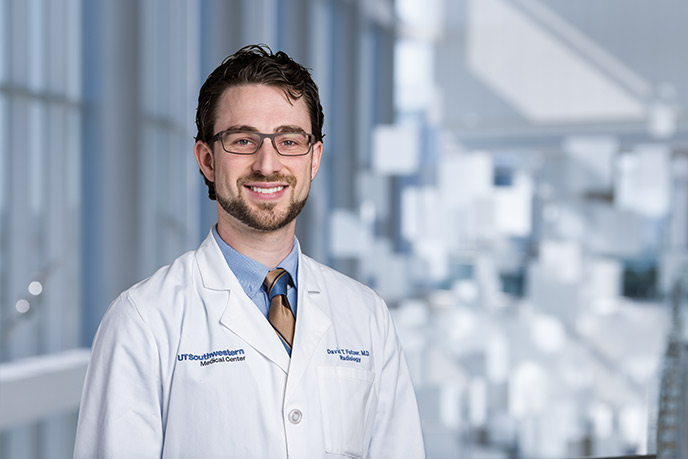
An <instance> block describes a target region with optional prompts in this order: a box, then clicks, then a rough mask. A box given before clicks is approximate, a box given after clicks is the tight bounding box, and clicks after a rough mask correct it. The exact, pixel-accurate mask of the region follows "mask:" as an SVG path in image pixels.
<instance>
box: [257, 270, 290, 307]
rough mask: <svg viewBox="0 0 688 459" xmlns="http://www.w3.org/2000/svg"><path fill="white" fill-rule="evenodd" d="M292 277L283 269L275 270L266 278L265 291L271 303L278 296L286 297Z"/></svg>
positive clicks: (264, 282)
mask: <svg viewBox="0 0 688 459" xmlns="http://www.w3.org/2000/svg"><path fill="white" fill-rule="evenodd" d="M290 280H291V276H289V273H288V272H287V271H285V270H284V269H282V268H277V269H273V270H272V271H270V272H269V273H268V275H267V276H265V281H263V285H265V289H266V291H267V292H268V298H270V301H272V299H273V298H274V297H275V296H277V295H286V294H287V287H288V286H289V281H290Z"/></svg>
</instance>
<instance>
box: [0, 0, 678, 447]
mask: <svg viewBox="0 0 688 459" xmlns="http://www.w3.org/2000/svg"><path fill="white" fill-rule="evenodd" d="M687 19H688V3H686V2H683V1H679V0H662V1H660V2H649V1H646V0H606V1H604V2H599V1H598V2H580V1H578V2H575V1H570V0H547V1H544V0H140V1H137V0H118V1H115V0H0V458H19V459H22V458H66V457H71V454H72V449H73V441H74V440H73V439H74V432H75V427H76V413H77V410H78V403H79V395H80V390H81V382H82V380H83V375H84V371H85V366H86V362H87V359H88V347H89V346H90V344H91V340H92V338H93V334H94V333H95V330H96V327H97V326H98V323H99V321H100V318H101V317H102V315H103V313H104V311H105V309H106V308H107V306H108V304H109V303H110V302H111V301H112V300H113V299H114V298H115V297H116V295H117V294H118V293H119V292H120V291H122V290H124V289H125V288H127V287H129V286H130V285H132V284H133V283H135V282H137V281H138V280H140V279H142V278H144V277H146V276H148V275H150V274H151V273H152V272H153V271H154V270H155V269H157V268H158V267H160V266H162V265H164V264H167V263H169V262H171V261H172V260H173V259H174V258H176V257H177V256H178V255H179V254H181V253H182V252H184V251H186V250H191V249H194V248H195V247H196V246H197V245H198V244H199V243H200V241H201V240H202V239H203V238H204V237H205V236H206V235H207V233H208V231H209V229H210V227H211V225H212V224H213V223H214V222H215V213H216V211H215V204H214V202H211V201H209V200H208V199H207V191H206V188H205V185H204V184H203V181H202V179H201V176H200V174H199V172H198V168H197V166H196V164H195V162H194V158H193V154H192V147H193V136H194V135H195V125H194V117H195V107H196V98H197V94H198V89H199V88H200V85H201V84H202V83H203V81H204V79H205V77H206V76H207V74H208V73H209V72H210V71H211V70H212V69H213V68H215V67H216V66H217V65H218V64H219V63H220V62H221V61H222V59H223V58H224V57H226V56H227V55H229V54H231V53H232V52H234V51H235V50H236V49H238V48H240V47H241V46H243V45H245V44H249V43H266V44H268V45H270V46H271V47H272V49H273V50H284V51H286V52H287V53H289V54H290V55H291V56H292V57H294V58H295V59H296V60H297V61H298V62H300V63H302V64H304V65H305V66H307V67H309V68H311V69H312V74H313V77H314V79H315V81H316V83H317V84H318V85H319V87H320V91H321V98H322V102H323V106H324V109H325V128H324V132H325V133H326V137H325V148H324V156H323V163H322V167H321V169H320V172H319V175H318V177H317V178H316V180H315V181H314V182H313V186H312V191H311V196H310V200H309V204H308V206H307V207H306V210H305V211H304V213H303V214H302V216H301V217H300V220H299V224H298V237H299V240H300V242H301V245H302V247H303V249H304V251H305V252H306V253H308V254H309V255H311V256H312V257H314V258H316V259H317V260H319V261H321V262H324V263H326V264H329V265H331V266H333V267H335V268H337V269H339V270H341V271H343V272H345V273H346V274H349V275H350V276H352V277H354V278H356V279H359V280H361V281H363V282H364V283H366V284H368V285H370V286H372V287H373V288H375V289H376V290H377V291H378V292H379V293H380V294H381V295H382V296H383V297H384V298H385V299H386V300H387V302H388V304H389V306H390V309H391V310H392V314H393V317H394V319H395V324H396V327H397V330H398V332H399V335H400V337H401V340H402V343H403V345H404V348H405V352H406V355H407V359H408V362H409V365H410V368H411V371H412V376H413V379H414V384H415V387H416V391H417V395H418V401H419V405H420V410H421V416H422V422H423V430H424V436H425V441H426V447H427V453H428V457H429V458H470V459H506V458H510V459H514V458H534V459H535V458H543V459H544V458H547V459H553V458H563V457H584V456H598V457H599V456H622V455H631V454H638V455H641V454H642V455H644V454H651V455H654V454H657V456H658V457H672V458H673V457H675V458H680V457H687V456H686V455H688V450H686V444H685V442H686V441H687V439H688V421H687V420H686V412H688V409H687V407H688V397H687V396H686V391H685V387H687V386H688V384H687V381H688V364H686V362H687V361H688V358H687V357H686V356H687V355H688V351H686V350H685V348H686V346H685V342H686V338H685V336H686V333H685V332H684V328H683V322H684V321H685V320H684V319H682V318H683V316H684V315H685V313H684V312H683V310H684V307H683V297H684V294H683V291H682V288H681V285H682V282H683V279H684V277H685V274H686V268H687V264H686V263H687V261H688V260H687V257H686V254H687V249H688V119H687V118H686V107H687V105H688V60H687V59H686V50H687V46H688V45H686V43H688V32H687V30H688V29H686V27H685V24H686V20H687ZM682 442H683V444H682Z"/></svg>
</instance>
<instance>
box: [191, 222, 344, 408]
mask: <svg viewBox="0 0 688 459" xmlns="http://www.w3.org/2000/svg"><path fill="white" fill-rule="evenodd" d="M196 259H197V262H198V269H199V271H200V273H201V278H202V283H203V287H204V289H202V290H203V292H202V293H201V295H202V296H203V297H204V301H205V303H206V304H207V305H208V306H207V307H208V309H212V308H213V307H218V308H219V306H215V305H220V304H222V305H224V310H223V312H222V313H221V316H220V323H222V325H224V326H225V327H227V328H228V329H229V330H231V331H232V332H233V333H235V334H236V335H237V336H239V337H240V338H241V339H243V340H244V341H245V342H246V343H248V344H249V345H250V346H251V347H253V348H254V349H256V350H257V351H258V352H260V353H261V354H263V355H264V356H265V357H266V358H268V359H270V360H272V361H273V362H274V363H275V364H277V365H278V366H279V367H280V368H281V369H282V370H283V371H284V372H285V373H289V376H288V379H287V387H286V397H285V400H288V399H289V396H290V395H291V394H292V393H293V392H294V390H295V389H296V387H297V386H298V383H299V381H300V380H301V378H302V377H303V374H304V372H305V371H306V368H307V366H308V364H309V362H310V360H311V358H312V356H313V354H314V353H315V352H316V349H317V348H318V343H319V342H320V340H321V338H322V336H323V335H324V334H325V332H326V331H327V330H328V329H329V328H330V326H331V325H332V320H331V315H330V310H329V304H328V301H327V294H326V292H325V291H324V280H323V277H322V274H321V272H320V267H319V266H318V264H317V263H316V262H315V261H313V260H312V259H310V258H309V257H307V256H305V255H303V254H302V253H301V250H300V248H299V271H298V273H299V274H298V276H299V278H298V285H299V293H298V295H299V299H298V305H299V312H298V315H297V319H296V330H295V333H294V348H293V349H292V354H291V359H290V358H289V355H288V354H287V353H286V352H285V350H284V346H283V345H282V343H281V341H280V340H279V338H278V336H277V334H276V333H275V332H274V330H273V329H272V327H271V326H270V324H269V322H268V321H267V320H265V317H264V316H263V315H262V314H261V313H260V311H259V310H258V308H257V307H256V306H255V304H253V302H252V301H251V299H250V298H249V297H248V296H247V295H246V293H245V292H244V290H243V289H242V287H241V285H240V284H239V280H238V279H237V278H236V276H235V275H234V273H232V271H231V270H230V269H229V267H228V266H227V263H226V262H225V259H224V256H223V255H222V251H221V250H220V247H219V246H218V245H217V242H216V241H215V238H214V237H213V235H212V233H210V234H209V235H208V237H207V238H206V239H205V241H203V243H202V244H201V246H200V247H199V249H198V251H197V254H196Z"/></svg>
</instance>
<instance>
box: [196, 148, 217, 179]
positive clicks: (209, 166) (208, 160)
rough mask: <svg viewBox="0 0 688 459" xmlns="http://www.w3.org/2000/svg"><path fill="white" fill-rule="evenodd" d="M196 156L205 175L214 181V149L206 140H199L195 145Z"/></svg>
mask: <svg viewBox="0 0 688 459" xmlns="http://www.w3.org/2000/svg"><path fill="white" fill-rule="evenodd" d="M194 156H195V157H196V162H197V163H198V167H199V168H200V169H201V172H202V173H203V176H204V177H205V178H206V179H208V180H209V181H211V182H214V181H215V161H214V160H213V151H212V150H211V149H210V146H209V145H208V144H207V143H205V142H202V141H200V140H197V141H196V144H195V145H194Z"/></svg>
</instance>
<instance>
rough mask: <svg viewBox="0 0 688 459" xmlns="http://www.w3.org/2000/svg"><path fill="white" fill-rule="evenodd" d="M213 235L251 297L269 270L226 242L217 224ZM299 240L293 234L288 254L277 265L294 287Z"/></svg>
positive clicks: (261, 284)
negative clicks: (286, 273) (292, 242)
mask: <svg viewBox="0 0 688 459" xmlns="http://www.w3.org/2000/svg"><path fill="white" fill-rule="evenodd" d="M213 236H214V237H215V240H216V241H217V245H219V246H220V250H221V251H222V255H224V257H225V261H226V262H227V265H228V266H229V269H231V270H232V272H233V273H234V275H235V276H236V277H237V279H238V280H239V284H241V287H242V288H243V289H244V292H246V294H247V295H248V296H249V297H252V296H253V295H255V294H256V292H258V291H259V290H260V289H261V288H262V287H263V280H265V276H266V275H267V274H268V272H269V271H270V268H268V267H267V266H265V265H264V264H262V263H260V262H258V261H256V260H254V259H252V258H249V257H247V256H246V255H244V254H242V253H239V252H237V251H236V250H235V249H234V248H232V246H230V245H229V244H227V243H226V242H225V241H224V240H223V239H222V238H221V237H220V234H219V233H218V232H217V225H215V226H213ZM299 247H300V246H299V241H298V239H297V238H296V236H294V244H293V246H292V249H291V252H289V255H287V257H286V258H285V259H284V260H282V261H281V262H280V263H279V264H278V265H277V266H278V267H279V268H283V269H284V270H285V271H287V272H288V273H289V275H290V276H291V279H292V283H293V285H294V287H297V279H298V267H299V251H300V249H299Z"/></svg>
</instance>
